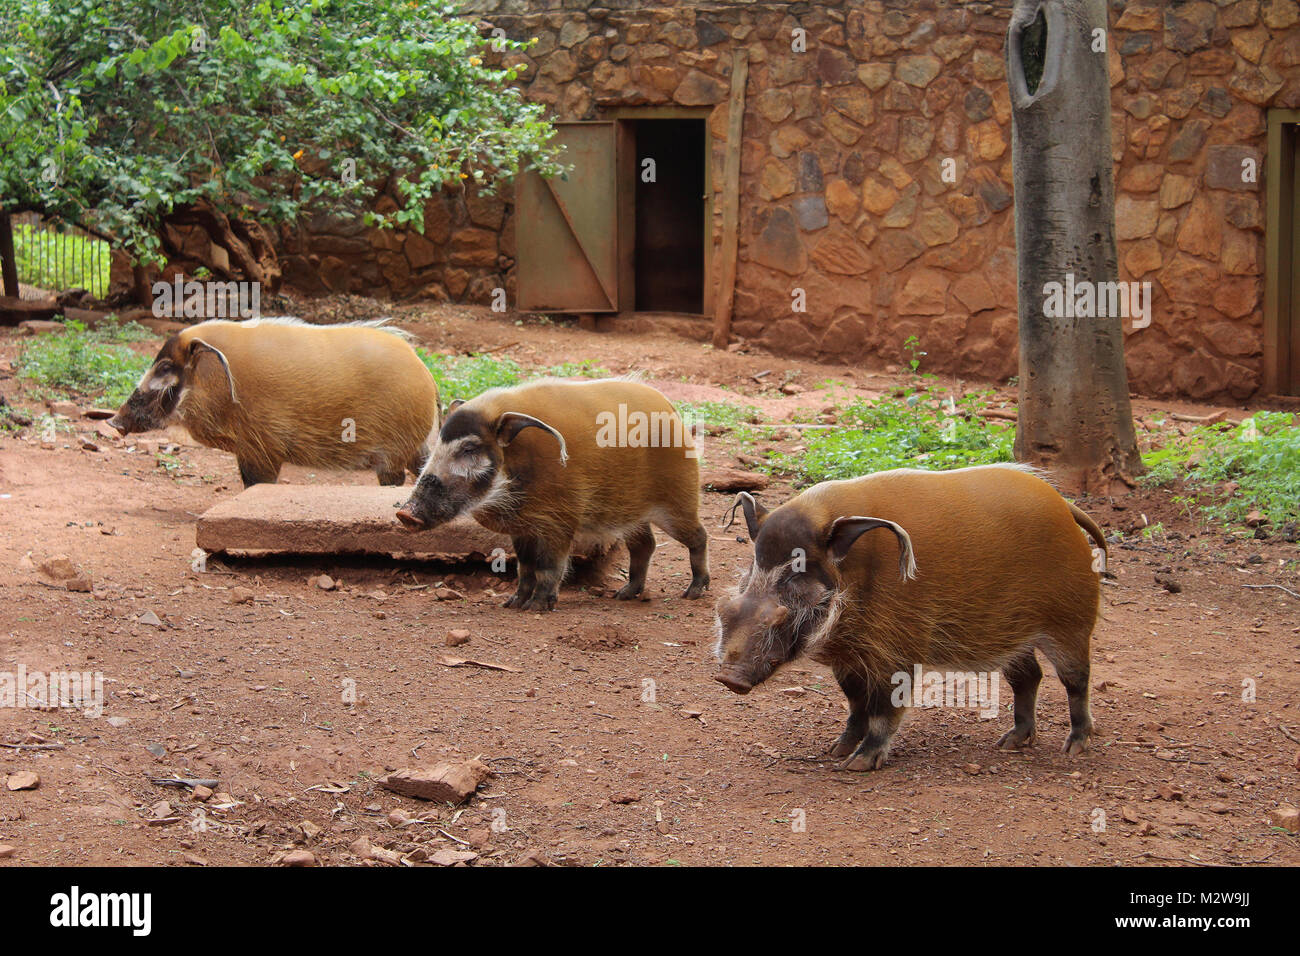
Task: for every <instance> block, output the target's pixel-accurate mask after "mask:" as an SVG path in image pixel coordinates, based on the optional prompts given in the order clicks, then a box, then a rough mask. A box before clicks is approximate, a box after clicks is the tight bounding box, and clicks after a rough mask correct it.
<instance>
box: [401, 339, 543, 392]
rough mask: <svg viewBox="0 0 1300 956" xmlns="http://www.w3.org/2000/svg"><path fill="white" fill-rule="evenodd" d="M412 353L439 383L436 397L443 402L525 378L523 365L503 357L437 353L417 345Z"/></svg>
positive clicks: (517, 381) (514, 383) (504, 385)
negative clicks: (418, 357)
mask: <svg viewBox="0 0 1300 956" xmlns="http://www.w3.org/2000/svg"><path fill="white" fill-rule="evenodd" d="M415 354H416V355H418V356H420V360H421V361H422V362H424V364H425V366H426V367H427V368H428V369H429V373H430V374H431V375H432V376H433V380H434V381H435V382H437V383H438V396H439V398H441V399H442V403H443V404H444V405H446V404H448V403H450V402H452V401H455V400H456V399H458V398H460V399H464V400H465V401H469V399H471V398H473V397H474V396H475V395H477V394H479V393H480V392H485V391H487V390H488V389H489V388H509V387H510V386H511V385H518V384H519V383H520V382H521V381H523V379H524V370H523V368H521V367H520V366H519V365H518V364H517V363H516V362H513V361H511V360H510V359H506V358H493V357H492V356H491V355H469V356H463V357H462V356H454V355H440V354H437V353H434V352H427V351H425V350H424V349H422V348H417V349H416V350H415Z"/></svg>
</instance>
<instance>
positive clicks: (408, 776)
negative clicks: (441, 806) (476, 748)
mask: <svg viewBox="0 0 1300 956" xmlns="http://www.w3.org/2000/svg"><path fill="white" fill-rule="evenodd" d="M491 773H492V770H491V768H490V767H488V765H487V764H485V763H483V762H482V761H481V760H466V761H463V762H461V763H440V764H438V765H437V766H435V767H432V768H415V769H401V770H396V771H394V772H393V773H390V774H389V775H388V776H387V777H384V778H383V779H382V780H380V784H381V785H382V786H384V787H386V788H387V789H389V790H392V791H393V792H394V793H400V794H401V795H402V796H405V797H418V798H419V799H421V800H433V801H435V802H437V803H463V802H464V801H465V800H467V799H469V797H470V796H471V795H472V794H473V793H474V791H475V790H477V789H478V787H479V784H481V783H482V782H483V781H484V780H486V779H487V778H488V776H489V775H490V774H491Z"/></svg>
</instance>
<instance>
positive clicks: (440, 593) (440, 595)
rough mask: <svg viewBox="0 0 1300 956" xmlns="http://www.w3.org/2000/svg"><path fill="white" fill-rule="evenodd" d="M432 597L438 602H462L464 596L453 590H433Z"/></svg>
mask: <svg viewBox="0 0 1300 956" xmlns="http://www.w3.org/2000/svg"><path fill="white" fill-rule="evenodd" d="M433 596H434V597H435V598H437V599H438V600H439V601H463V600H464V599H465V595H464V594H462V593H461V592H460V591H457V590H455V589H454V588H434V589H433Z"/></svg>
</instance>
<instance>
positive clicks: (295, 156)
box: [293, 150, 302, 159]
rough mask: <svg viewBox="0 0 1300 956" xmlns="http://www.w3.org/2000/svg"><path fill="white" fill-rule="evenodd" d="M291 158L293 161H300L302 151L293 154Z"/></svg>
mask: <svg viewBox="0 0 1300 956" xmlns="http://www.w3.org/2000/svg"><path fill="white" fill-rule="evenodd" d="M293 158H294V159H302V150H298V152H296V153H294V154H293Z"/></svg>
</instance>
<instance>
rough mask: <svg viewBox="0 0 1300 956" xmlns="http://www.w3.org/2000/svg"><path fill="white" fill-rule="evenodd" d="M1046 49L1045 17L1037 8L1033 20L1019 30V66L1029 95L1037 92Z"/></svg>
mask: <svg viewBox="0 0 1300 956" xmlns="http://www.w3.org/2000/svg"><path fill="white" fill-rule="evenodd" d="M1046 51H1047V17H1045V16H1044V15H1043V8H1042V7H1039V8H1038V15H1037V16H1036V17H1034V22H1033V23H1031V24H1029V26H1027V27H1025V28H1024V29H1023V30H1021V31H1020V66H1021V69H1022V70H1024V73H1025V86H1026V87H1027V88H1028V90H1029V95H1030V96H1032V95H1033V94H1035V93H1037V92H1038V84H1039V83H1040V82H1042V79H1043V60H1044V58H1045V54H1046Z"/></svg>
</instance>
